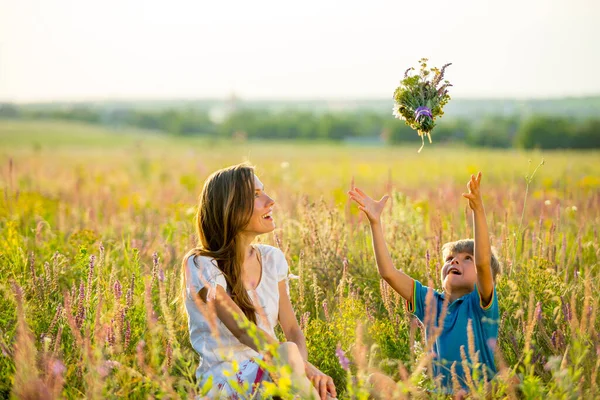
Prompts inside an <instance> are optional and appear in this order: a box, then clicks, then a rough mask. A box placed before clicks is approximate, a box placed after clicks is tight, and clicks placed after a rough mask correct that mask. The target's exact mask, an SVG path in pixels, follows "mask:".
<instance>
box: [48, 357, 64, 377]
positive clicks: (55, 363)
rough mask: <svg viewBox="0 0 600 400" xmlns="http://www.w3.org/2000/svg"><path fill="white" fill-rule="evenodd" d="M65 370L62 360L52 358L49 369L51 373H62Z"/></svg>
mask: <svg viewBox="0 0 600 400" xmlns="http://www.w3.org/2000/svg"><path fill="white" fill-rule="evenodd" d="M66 370H67V368H66V367H65V364H63V363H62V361H60V360H56V359H54V360H52V361H51V362H50V371H52V374H53V375H55V376H58V375H62V374H63V373H64V372H65V371H66Z"/></svg>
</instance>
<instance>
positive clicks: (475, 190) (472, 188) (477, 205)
mask: <svg viewBox="0 0 600 400" xmlns="http://www.w3.org/2000/svg"><path fill="white" fill-rule="evenodd" d="M480 183H481V172H480V173H478V174H477V177H475V175H471V179H470V180H469V182H468V183H467V188H468V189H469V193H463V194H462V195H463V197H464V198H466V199H468V200H469V207H471V210H473V211H481V210H483V201H482V200H481V191H480V190H479V186H480Z"/></svg>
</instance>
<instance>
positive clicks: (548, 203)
mask: <svg viewBox="0 0 600 400" xmlns="http://www.w3.org/2000/svg"><path fill="white" fill-rule="evenodd" d="M544 204H545V205H547V206H549V205H551V204H552V202H551V201H550V200H546V201H545V202H544Z"/></svg>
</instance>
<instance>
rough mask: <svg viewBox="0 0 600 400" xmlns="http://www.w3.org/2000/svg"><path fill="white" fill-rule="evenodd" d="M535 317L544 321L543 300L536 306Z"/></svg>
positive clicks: (539, 320)
mask: <svg viewBox="0 0 600 400" xmlns="http://www.w3.org/2000/svg"><path fill="white" fill-rule="evenodd" d="M535 319H536V320H537V321H538V322H541V321H542V302H541V301H538V303H537V305H536V306H535Z"/></svg>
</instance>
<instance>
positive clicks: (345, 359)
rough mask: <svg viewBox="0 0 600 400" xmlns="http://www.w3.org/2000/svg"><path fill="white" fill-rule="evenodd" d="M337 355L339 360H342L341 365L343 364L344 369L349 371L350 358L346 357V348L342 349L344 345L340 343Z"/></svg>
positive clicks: (336, 350)
mask: <svg viewBox="0 0 600 400" xmlns="http://www.w3.org/2000/svg"><path fill="white" fill-rule="evenodd" d="M335 355H336V356H337V358H338V360H339V361H340V365H341V366H342V368H343V369H344V371H349V370H350V360H348V357H346V353H344V350H342V346H341V345H340V344H339V343H338V345H337V348H336V349H335Z"/></svg>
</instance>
